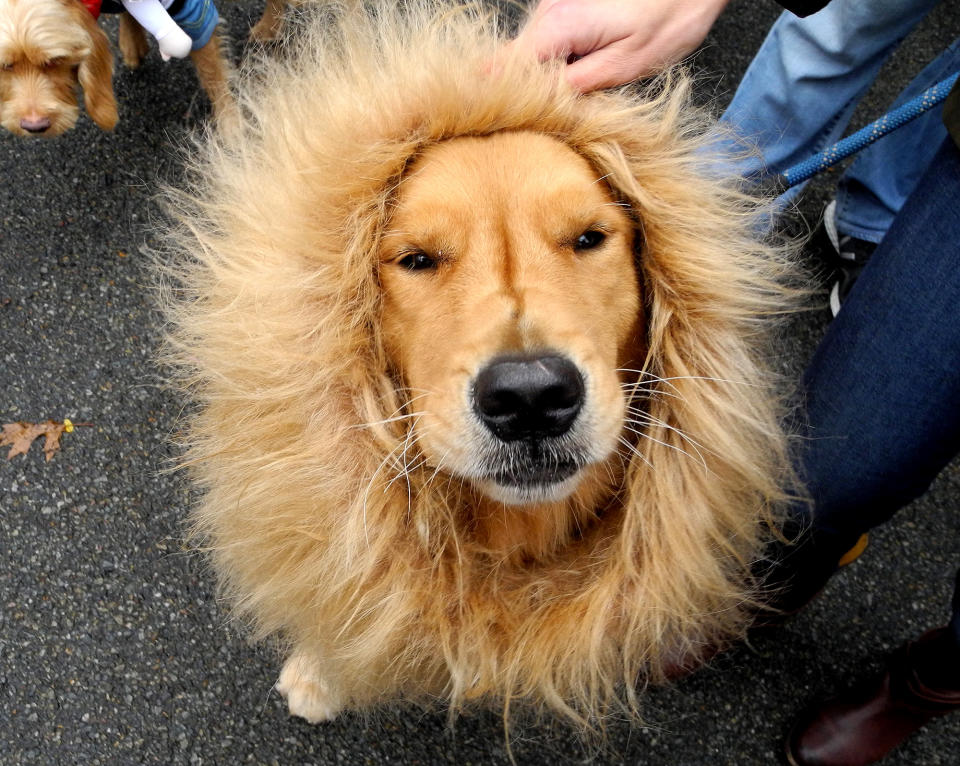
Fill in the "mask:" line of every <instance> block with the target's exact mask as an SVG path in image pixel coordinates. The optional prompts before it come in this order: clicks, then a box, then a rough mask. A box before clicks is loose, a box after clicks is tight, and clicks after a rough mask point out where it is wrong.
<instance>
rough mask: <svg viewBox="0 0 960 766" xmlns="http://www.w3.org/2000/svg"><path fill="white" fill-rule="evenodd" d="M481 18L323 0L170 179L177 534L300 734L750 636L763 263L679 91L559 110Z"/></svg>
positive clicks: (628, 704) (760, 533)
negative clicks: (181, 404) (266, 668)
mask: <svg viewBox="0 0 960 766" xmlns="http://www.w3.org/2000/svg"><path fill="white" fill-rule="evenodd" d="M497 28H498V27H497V22H496V21H495V20H490V19H488V18H486V17H485V16H484V14H483V13H481V12H479V11H476V10H470V9H450V8H449V7H447V8H445V7H443V6H442V5H440V4H433V3H430V2H423V3H420V4H417V3H410V4H406V7H405V8H403V9H396V8H394V7H392V6H391V5H390V4H387V3H381V4H378V5H375V6H374V7H372V8H370V7H368V8H367V9H366V10H355V11H352V12H351V11H346V12H343V13H341V14H340V15H337V13H336V12H335V11H332V10H330V9H326V10H325V11H322V12H321V15H320V16H319V17H318V19H317V20H316V21H315V22H314V23H313V24H309V25H308V27H307V29H305V30H300V33H302V34H301V35H298V36H299V37H301V39H300V42H299V45H300V47H299V48H298V49H294V50H291V55H290V56H289V57H287V58H285V59H284V60H282V61H272V62H270V61H265V62H263V63H262V66H261V67H260V69H259V70H257V71H256V72H255V74H254V75H252V76H251V77H250V79H249V80H248V81H247V82H246V84H245V85H244V86H243V87H242V88H241V93H242V96H243V99H244V103H245V104H246V109H245V117H244V124H243V125H242V127H241V128H240V130H239V131H238V132H236V133H231V134H230V135H226V136H222V137H219V138H217V137H213V138H212V139H211V140H210V142H209V144H208V145H207V146H206V149H205V151H202V152H201V155H200V156H199V157H195V158H194V159H193V161H192V163H191V164H192V168H193V175H192V178H193V181H192V183H191V184H190V185H189V188H188V189H187V190H185V191H180V192H172V193H171V195H172V196H171V197H170V200H169V201H170V204H171V212H172V216H173V217H174V218H175V219H176V221H177V222H178V223H177V224H176V225H175V226H174V227H173V233H172V234H171V236H170V249H169V251H168V252H167V254H166V257H165V258H163V259H161V262H162V263H163V264H165V271H163V272H162V273H164V274H165V278H166V280H167V284H168V285H169V286H171V287H172V288H174V289H170V290H168V291H167V292H168V295H169V298H168V300H167V302H166V310H167V312H168V316H169V318H170V320H171V323H172V327H173V331H172V334H171V337H170V346H169V348H170V352H171V358H172V360H173V362H174V363H175V364H176V365H177V366H178V369H179V370H180V372H181V378H180V380H181V382H182V384H183V385H184V387H185V388H186V389H187V390H189V391H190V393H191V395H192V396H193V397H195V400H196V401H197V402H198V404H199V407H198V412H197V414H196V416H195V418H194V419H193V420H192V422H191V423H190V426H189V435H188V436H187V437H186V440H187V447H188V451H187V456H186V463H188V464H189V466H190V469H191V471H192V473H193V475H194V477H195V478H196V481H197V482H198V483H199V486H200V487H201V488H202V493H203V496H202V500H201V501H200V503H199V505H198V507H197V508H196V511H195V515H194V522H195V529H196V533H197V534H198V535H199V536H200V537H201V538H202V539H203V543H204V546H205V547H207V548H208V550H209V551H210V553H211V556H212V562H213V565H214V568H215V570H216V573H217V575H218V577H219V582H220V585H221V586H222V588H223V591H224V593H225V595H226V596H227V597H228V598H229V600H230V602H231V603H232V605H233V607H234V610H235V612H236V614H237V615H239V616H240V617H242V618H244V619H245V620H247V621H249V623H250V624H251V625H252V626H253V628H254V630H255V632H256V634H257V635H258V636H260V637H264V636H267V635H270V634H274V635H278V636H280V637H281V638H282V640H283V642H284V645H285V646H286V647H287V649H288V655H287V658H286V662H285V664H284V666H283V669H282V672H281V673H280V681H279V684H278V688H279V689H280V691H281V692H282V693H283V694H285V695H286V697H287V700H288V704H289V707H290V710H291V711H292V712H293V713H294V714H297V715H300V716H303V717H305V718H307V719H309V720H311V721H321V720H326V719H330V718H332V717H334V716H335V715H336V714H337V713H338V712H339V711H341V710H344V709H358V708H359V709H363V708H369V707H370V706H374V705H377V704H378V703H382V702H385V701H391V700H397V699H409V700H416V701H421V702H424V701H425V702H429V701H431V700H440V701H442V702H444V703H446V704H447V705H449V706H450V707H451V709H452V710H457V709H459V708H461V707H462V706H464V705H466V704H468V703H474V702H487V703H492V704H494V705H499V706H503V707H504V708H508V707H509V706H510V705H511V704H512V703H515V702H517V701H520V702H523V703H525V705H526V706H528V707H531V708H534V709H550V710H553V711H556V712H559V713H560V714H562V715H565V716H566V717H568V718H569V719H570V720H572V721H573V722H575V723H576V724H579V725H581V726H589V725H590V723H591V722H595V721H596V720H598V718H600V717H601V716H603V715H605V714H607V713H609V712H611V711H612V710H614V709H622V708H626V709H628V710H634V709H635V708H636V705H637V696H636V694H635V690H636V688H637V685H638V683H639V684H643V683H646V682H659V681H663V680H664V679H665V678H667V677H668V676H669V675H670V674H671V672H674V671H676V669H677V668H678V667H683V666H685V667H690V666H692V665H694V664H696V662H697V661H698V660H699V659H700V658H702V657H703V656H704V655H705V654H707V653H709V652H710V651H712V650H713V649H714V648H715V647H717V646H722V645H723V644H725V643H726V642H729V641H730V640H732V639H735V638H737V637H739V636H740V635H741V634H742V631H743V630H744V629H745V623H746V621H747V615H748V612H749V609H750V604H751V596H752V593H753V591H752V590H751V589H752V587H753V583H752V581H751V577H750V567H751V563H752V562H754V561H755V559H756V558H757V557H758V556H759V555H760V550H761V547H762V543H763V541H764V539H765V537H766V535H767V534H768V527H767V524H768V522H769V520H770V519H771V510H772V508H773V507H774V506H775V504H776V503H777V501H778V500H779V499H781V498H782V496H783V492H784V490H785V487H787V486H789V481H790V470H789V461H788V459H787V456H786V449H785V437H784V434H783V432H782V431H781V429H780V427H779V425H778V424H779V414H780V413H779V410H778V407H779V405H778V398H777V397H776V396H775V395H774V392H773V384H774V381H773V380H772V378H771V375H770V372H769V371H768V370H767V369H766V368H765V366H764V363H763V361H762V360H763V359H764V358H765V356H764V355H765V354H767V353H768V352H769V350H770V349H769V347H768V345H767V344H766V343H765V336H766V332H767V329H768V327H769V324H770V321H771V316H772V315H773V314H776V313H777V312H779V311H781V310H782V309H783V308H784V306H785V305H786V304H785V300H786V299H785V291H784V290H783V288H782V280H783V279H784V278H786V277H787V276H789V275H790V272H791V267H790V266H789V259H788V258H787V257H786V256H785V255H784V254H783V253H782V252H779V251H775V250H774V249H772V248H771V247H769V246H767V245H765V244H763V243H762V242H760V241H759V240H758V238H757V236H756V230H757V228H756V223H757V219H756V212H757V207H756V204H755V203H754V202H753V201H751V200H750V199H749V198H747V197H746V196H745V195H743V194H741V193H740V192H739V191H738V190H737V188H736V185H735V183H733V182H729V181H723V180H718V179H717V178H716V177H714V176H713V175H711V169H712V167H713V165H712V163H711V160H710V158H709V155H707V154H705V153H704V151H703V149H704V144H705V141H706V139H705V138H704V129H705V123H704V122H703V120H702V118H701V117H700V116H699V115H698V114H697V113H695V112H694V111H693V110H692V109H691V107H689V106H688V104H687V91H688V83H687V82H686V80H685V79H684V78H683V76H682V75H675V76H673V77H670V78H667V79H665V80H664V81H662V82H661V83H660V84H659V85H658V86H653V87H651V88H650V89H648V90H647V91H644V92H643V93H640V92H637V91H631V90H620V91H617V92H610V93H597V94H593V95H589V96H579V95H576V94H575V93H573V92H572V91H571V90H570V89H569V88H568V87H567V86H566V85H565V83H564V80H563V77H562V73H561V72H560V71H559V70H558V68H557V66H556V65H553V64H540V63H537V62H533V61H528V60H526V59H524V58H522V57H521V56H520V55H519V54H518V53H517V51H513V50H512V49H506V50H504V49H503V48H502V47H501V46H502V43H503V36H502V33H498V32H497ZM621 706H622V708H621Z"/></svg>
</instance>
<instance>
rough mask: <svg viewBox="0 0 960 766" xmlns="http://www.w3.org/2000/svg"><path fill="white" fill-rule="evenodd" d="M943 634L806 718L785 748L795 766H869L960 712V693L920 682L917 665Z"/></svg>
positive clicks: (909, 648) (905, 650) (912, 646)
mask: <svg viewBox="0 0 960 766" xmlns="http://www.w3.org/2000/svg"><path fill="white" fill-rule="evenodd" d="M943 631H944V628H938V629H936V630H932V631H929V632H928V633H925V634H924V635H923V636H921V637H920V638H919V639H917V640H916V641H915V642H912V643H909V644H906V645H905V646H902V647H900V649H898V650H897V651H896V652H895V653H894V654H893V655H892V656H891V658H890V662H889V666H888V670H887V672H886V673H884V675H883V677H882V678H880V679H872V680H871V681H870V682H869V683H866V684H863V685H861V686H859V687H857V688H854V689H852V690H850V691H848V692H846V693H843V694H840V695H839V696H837V697H835V698H834V699H832V700H829V701H828V702H825V703H821V704H820V705H819V706H817V707H814V708H811V709H810V710H808V711H807V712H806V713H805V714H803V715H802V716H801V717H800V718H799V719H798V720H797V722H796V723H795V724H794V727H793V730H792V731H791V732H790V736H789V737H787V740H786V743H785V745H786V755H787V761H788V762H789V763H790V764H791V766H867V765H868V764H871V763H875V762H876V761H879V760H880V759H881V758H883V757H884V756H885V755H886V754H887V753H889V752H890V751H891V750H893V748H895V747H896V746H897V745H899V744H900V743H901V742H903V741H904V740H905V739H906V738H907V737H909V736H910V735H911V734H913V733H914V732H915V731H916V730H917V729H919V728H920V727H921V726H923V725H924V724H925V723H927V722H928V721H930V720H931V719H933V718H937V717H938V716H941V715H945V714H946V713H949V712H951V711H953V710H957V709H960V689H953V690H943V689H931V688H930V687H928V686H926V685H925V684H923V683H922V682H921V681H920V679H919V678H918V677H917V674H916V669H915V662H914V661H912V658H913V659H915V658H916V656H918V654H919V653H921V652H923V651H924V649H925V648H926V647H928V646H929V645H930V644H932V643H933V642H934V641H935V640H936V638H937V637H938V636H939V635H940V634H941V633H943Z"/></svg>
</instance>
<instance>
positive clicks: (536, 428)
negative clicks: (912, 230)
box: [473, 355, 584, 441]
mask: <svg viewBox="0 0 960 766" xmlns="http://www.w3.org/2000/svg"><path fill="white" fill-rule="evenodd" d="M583 394H584V388H583V376H582V375H581V374H580V371H579V370H578V369H577V367H576V365H575V364H574V363H573V362H571V361H570V360H569V359H566V358H564V357H562V356H552V355H551V356H539V355H518V356H501V357H497V358H496V359H494V360H493V361H492V362H490V364H488V365H487V366H486V367H484V368H483V369H482V370H481V371H480V374H479V375H477V379H476V382H475V383H474V388H473V402H474V407H475V408H476V410H477V413H478V414H479V415H480V419H481V420H482V421H483V422H484V424H485V425H486V426H487V428H489V429H490V430H491V431H492V432H493V433H494V434H495V435H496V436H497V437H499V438H500V439H502V440H503V441H516V440H517V439H541V438H544V437H547V436H560V435H561V434H564V433H566V432H567V431H568V430H569V429H570V426H571V425H572V424H573V421H574V420H575V419H576V417H577V413H579V412H580V408H581V407H582V406H583Z"/></svg>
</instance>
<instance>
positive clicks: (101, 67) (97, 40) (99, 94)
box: [73, 3, 120, 130]
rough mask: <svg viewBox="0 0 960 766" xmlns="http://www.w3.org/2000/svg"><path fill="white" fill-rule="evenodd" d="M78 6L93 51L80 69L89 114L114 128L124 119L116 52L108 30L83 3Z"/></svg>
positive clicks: (105, 126)
mask: <svg viewBox="0 0 960 766" xmlns="http://www.w3.org/2000/svg"><path fill="white" fill-rule="evenodd" d="M73 5H74V6H76V9H77V10H76V13H75V15H76V17H77V19H78V21H79V22H80V23H81V24H83V26H84V28H85V29H86V30H87V34H88V35H89V37H90V45H91V49H90V53H89V54H88V55H87V56H86V58H84V60H83V61H82V62H80V67H79V70H78V72H77V76H78V79H79V80H80V87H82V88H83V103H84V105H85V106H86V108H87V114H89V115H90V118H91V119H92V120H93V121H94V122H95V123H96V124H97V126H98V127H100V128H102V129H103V130H113V128H114V126H116V124H117V120H119V119H120V117H119V115H118V114H117V99H116V96H115V95H114V93H113V53H112V51H111V50H110V41H109V39H108V38H107V35H106V33H105V32H104V31H103V30H102V29H101V28H100V25H99V24H97V21H96V19H94V18H93V16H92V15H90V13H89V12H88V11H87V9H86V8H84V6H83V5H82V4H81V3H73Z"/></svg>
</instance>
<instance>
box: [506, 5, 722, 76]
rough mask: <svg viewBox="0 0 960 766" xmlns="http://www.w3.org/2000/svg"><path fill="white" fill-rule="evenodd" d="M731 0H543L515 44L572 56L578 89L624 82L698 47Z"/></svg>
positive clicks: (542, 54) (545, 54) (570, 71)
mask: <svg viewBox="0 0 960 766" xmlns="http://www.w3.org/2000/svg"><path fill="white" fill-rule="evenodd" d="M728 2H729V0H541V2H540V4H539V5H538V6H537V7H536V9H535V10H534V12H533V14H532V15H531V17H530V19H529V21H528V22H527V24H526V26H524V28H523V29H522V30H521V32H520V34H519V35H518V36H517V39H516V40H514V41H513V42H512V43H511V45H513V46H519V47H520V48H521V49H526V50H528V51H529V52H530V54H531V55H535V56H536V57H537V58H538V59H539V60H540V61H546V60H548V59H552V58H567V59H570V63H569V64H568V66H567V70H566V72H567V80H568V81H569V82H570V84H571V85H572V86H573V87H574V88H576V89H577V90H579V91H582V92H586V91H590V90H596V89H598V88H608V87H611V86H614V85H623V84H624V83H627V82H631V81H633V80H636V79H638V78H640V77H646V76H648V75H651V74H654V73H656V72H657V71H659V70H661V69H664V68H666V67H668V66H670V65H671V64H675V63H676V62H678V61H680V60H681V59H682V58H683V57H684V56H686V55H687V54H689V53H691V52H692V51H693V50H695V49H696V47H697V46H698V45H700V43H702V42H703V39H704V38H705V37H706V36H707V32H709V31H710V27H712V26H713V23H714V21H716V19H717V17H718V16H719V15H720V12H721V11H722V10H723V9H724V7H725V6H726V5H727V3H728Z"/></svg>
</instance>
